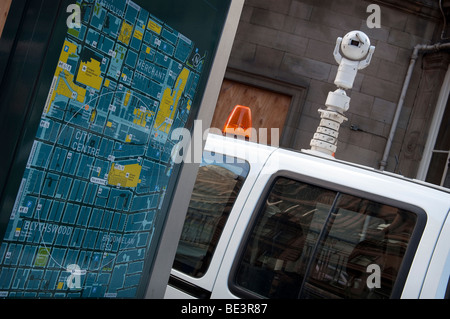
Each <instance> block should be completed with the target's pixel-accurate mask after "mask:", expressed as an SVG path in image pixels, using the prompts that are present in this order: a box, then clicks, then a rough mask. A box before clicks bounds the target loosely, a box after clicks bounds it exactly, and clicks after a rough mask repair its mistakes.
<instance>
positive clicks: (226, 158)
mask: <svg viewBox="0 0 450 319" xmlns="http://www.w3.org/2000/svg"><path fill="white" fill-rule="evenodd" d="M217 157H221V159H222V160H223V161H218V162H217V161H215V159H216V158H217ZM231 160H232V162H230V161H231ZM207 166H217V167H221V168H224V169H226V170H227V171H229V172H232V173H234V174H236V175H239V176H240V177H242V178H243V181H242V185H241V186H240V189H239V192H238V194H237V196H236V199H235V201H234V202H233V204H232V205H231V208H230V212H229V213H228V214H227V216H226V221H225V223H224V224H223V228H222V229H221V230H220V235H219V237H218V239H217V242H216V243H215V245H211V242H210V243H209V247H208V248H211V247H212V250H211V256H210V258H209V260H208V261H207V262H206V264H205V270H204V273H203V274H202V275H201V276H196V275H193V274H190V273H187V272H184V271H183V270H181V269H178V268H176V267H175V263H176V262H177V257H178V249H179V247H180V243H181V238H180V240H179V242H178V248H177V252H176V254H175V257H174V263H173V265H172V269H175V270H177V271H179V272H180V273H182V274H183V275H185V276H189V277H190V278H195V279H197V280H198V279H202V278H203V277H205V276H206V275H207V274H208V271H209V269H210V266H211V264H212V262H213V260H214V257H215V256H216V255H215V252H216V249H217V246H218V245H219V243H220V241H221V239H222V235H223V231H224V230H225V227H226V225H227V223H228V218H229V217H230V215H231V214H232V212H233V209H234V207H235V204H236V201H237V200H238V199H239V197H240V196H242V195H241V194H242V193H241V191H242V188H243V187H244V185H245V183H246V182H247V178H248V177H249V175H250V171H251V169H252V166H251V163H250V162H249V161H247V160H246V159H244V158H241V157H238V156H232V155H227V154H225V153H222V152H212V151H204V152H203V156H202V162H201V164H200V167H199V172H198V173H197V177H196V180H195V184H196V183H197V182H198V180H197V178H198V176H199V174H200V169H202V167H207ZM229 166H234V168H235V169H236V168H240V169H242V172H241V173H236V172H234V171H233V170H231V169H230V168H229ZM194 189H195V185H194ZM192 198H193V195H191V199H190V201H189V207H188V208H187V213H188V211H189V210H190V209H191V206H190V205H191V201H192ZM224 209H225V208H224ZM221 216H224V210H223V211H222V212H221ZM187 218H188V214H187V215H186V217H185V220H184V224H183V230H184V227H185V223H186V220H187ZM183 230H182V232H183ZM203 263H204V261H202V265H203Z"/></svg>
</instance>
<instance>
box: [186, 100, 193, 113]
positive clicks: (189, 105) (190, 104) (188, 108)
mask: <svg viewBox="0 0 450 319" xmlns="http://www.w3.org/2000/svg"><path fill="white" fill-rule="evenodd" d="M191 106H192V101H191V100H188V102H187V106H186V108H187V110H188V111H190V110H191Z"/></svg>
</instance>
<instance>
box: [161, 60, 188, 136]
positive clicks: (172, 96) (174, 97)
mask: <svg viewBox="0 0 450 319" xmlns="http://www.w3.org/2000/svg"><path fill="white" fill-rule="evenodd" d="M189 73H190V72H189V70H188V69H186V68H184V69H183V70H182V71H181V73H180V75H179V76H178V78H177V80H176V82H175V87H174V89H173V92H172V90H171V89H170V88H166V89H165V90H164V94H163V97H162V99H161V105H160V108H159V111H158V114H157V115H156V119H155V125H154V129H155V130H159V131H162V132H165V133H166V134H169V132H170V129H171V128H172V124H173V119H174V117H175V113H176V110H177V107H178V102H179V101H180V98H181V95H182V94H183V91H184V88H185V87H186V83H187V80H188V77H189ZM171 108H172V109H171Z"/></svg>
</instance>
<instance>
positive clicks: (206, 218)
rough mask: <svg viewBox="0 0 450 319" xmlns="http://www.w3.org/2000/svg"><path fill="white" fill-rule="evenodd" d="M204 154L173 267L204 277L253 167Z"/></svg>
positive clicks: (245, 163)
mask: <svg viewBox="0 0 450 319" xmlns="http://www.w3.org/2000/svg"><path fill="white" fill-rule="evenodd" d="M214 157H215V158H216V159H215V160H214V159H212V158H209V157H208V153H207V152H205V153H204V155H203V163H202V164H201V165H200V169H199V172H198V175H197V180H196V182H195V185H194V190H193V193H192V196H191V201H190V203H189V208H188V211H187V215H186V220H185V223H184V226H183V230H182V233H181V238H180V241H179V243H178V249H177V254H176V256H175V261H174V265H173V268H175V269H177V270H179V271H181V272H183V273H185V274H187V275H190V276H193V277H197V278H199V277H202V276H203V275H204V274H205V273H206V271H207V270H208V267H209V265H210V262H211V259H212V256H213V254H214V251H215V249H216V246H217V243H218V241H219V238H220V236H221V234H222V231H223V228H224V227H225V223H226V221H227V219H228V216H229V214H230V212H231V210H232V208H233V205H234V202H235V201H236V198H237V196H238V194H239V191H240V190H241V188H242V185H243V184H244V181H245V179H246V177H247V175H248V171H249V169H250V166H249V164H248V163H247V162H245V161H243V160H240V159H232V161H230V157H225V156H224V157H223V160H217V157H218V154H215V156H214Z"/></svg>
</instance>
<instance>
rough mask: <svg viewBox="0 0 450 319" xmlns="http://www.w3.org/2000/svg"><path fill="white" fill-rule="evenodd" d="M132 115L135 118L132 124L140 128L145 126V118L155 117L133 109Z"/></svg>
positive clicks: (149, 113) (147, 112)
mask: <svg viewBox="0 0 450 319" xmlns="http://www.w3.org/2000/svg"><path fill="white" fill-rule="evenodd" d="M133 114H134V115H135V118H134V120H133V123H134V124H136V125H139V126H142V127H145V126H146V125H147V118H148V117H151V116H153V115H155V113H153V112H150V111H142V110H141V109H138V108H135V109H134V112H133Z"/></svg>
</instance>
